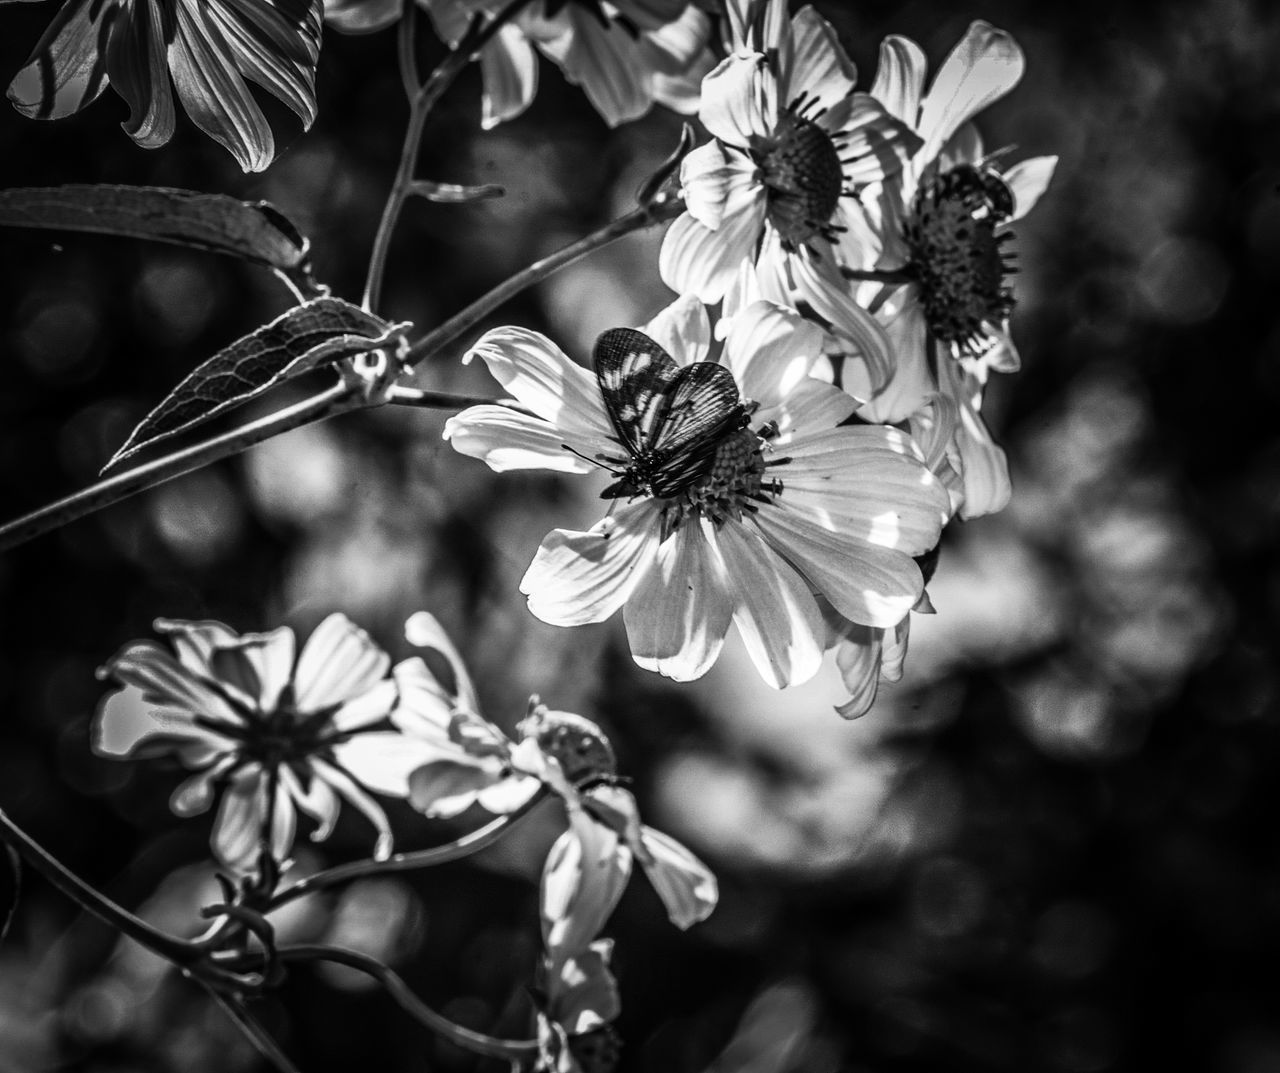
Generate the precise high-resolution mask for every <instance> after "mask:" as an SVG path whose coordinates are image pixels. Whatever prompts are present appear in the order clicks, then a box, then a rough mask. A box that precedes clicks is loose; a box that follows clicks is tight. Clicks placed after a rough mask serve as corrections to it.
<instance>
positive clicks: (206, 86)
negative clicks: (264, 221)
mask: <svg viewBox="0 0 1280 1073" xmlns="http://www.w3.org/2000/svg"><path fill="white" fill-rule="evenodd" d="M177 18H178V28H177V33H176V34H175V35H174V38H173V40H172V41H171V42H170V43H169V66H170V69H171V70H172V72H173V82H174V85H175V86H177V89H178V98H179V100H181V101H182V106H183V108H185V109H186V112H187V115H189V116H190V117H191V120H192V122H193V123H195V125H196V126H197V127H199V128H200V129H201V130H202V131H204V132H205V133H206V134H207V135H209V137H210V138H212V139H213V140H214V141H216V142H218V143H219V144H220V145H222V146H223V147H224V148H225V149H226V150H227V151H228V152H229V153H231V155H232V156H234V157H235V158H236V162H237V163H238V164H239V165H240V167H241V168H243V169H244V170H245V171H262V170H263V169H264V168H266V166H267V165H268V164H270V163H271V161H272V159H273V158H274V157H275V139H274V138H273V137H272V134H271V127H270V125H269V124H268V123H267V119H266V116H264V115H263V114H262V109H261V108H259V107H258V105H257V103H256V102H255V101H254V99H253V97H252V96H250V94H249V89H248V87H247V86H246V85H245V83H244V78H243V77H242V76H241V75H240V72H239V71H238V70H237V69H236V66H235V63H234V61H233V59H232V57H231V55H230V54H229V49H228V46H227V43H226V41H225V40H224V39H223V37H222V34H221V33H220V32H219V30H218V28H217V26H216V25H215V24H214V23H213V21H212V19H211V17H210V16H209V15H208V13H207V12H206V11H205V9H204V8H203V7H202V6H200V5H197V4H189V3H179V4H178V5H177Z"/></svg>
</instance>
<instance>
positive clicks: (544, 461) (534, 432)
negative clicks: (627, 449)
mask: <svg viewBox="0 0 1280 1073" xmlns="http://www.w3.org/2000/svg"><path fill="white" fill-rule="evenodd" d="M444 438H445V439H446V440H448V441H449V443H450V444H452V445H453V449H454V450H455V451H457V452H458V453H459V454H464V455H466V456H467V457H468V458H478V459H480V461H482V462H483V463H485V465H487V466H488V467H489V468H490V469H491V470H493V471H494V472H496V473H505V472H506V471H508V470H513V469H549V470H554V471H555V472H557V473H591V472H593V471H595V470H598V469H599V468H600V467H599V466H597V465H594V464H593V463H591V462H589V461H587V459H585V458H583V457H581V456H580V455H576V454H574V453H573V452H572V451H569V450H566V448H565V440H566V439H567V438H568V437H566V436H565V435H564V433H563V432H561V431H560V430H559V429H558V428H556V426H555V425H553V424H551V423H550V422H548V421H544V420H543V419H542V418H540V417H533V416H531V415H529V414H522V413H519V412H517V411H515V410H509V409H507V407H505V406H471V407H468V408H467V409H465V410H463V411H462V412H461V413H459V414H455V415H454V416H453V417H451V418H449V420H448V421H446V422H445V423H444ZM579 442H581V441H580V440H579ZM609 448H612V450H611V451H609ZM601 449H604V450H606V451H607V452H608V453H611V454H616V453H617V451H618V450H619V448H618V445H617V444H609V445H607V446H603V445H602V447H601Z"/></svg>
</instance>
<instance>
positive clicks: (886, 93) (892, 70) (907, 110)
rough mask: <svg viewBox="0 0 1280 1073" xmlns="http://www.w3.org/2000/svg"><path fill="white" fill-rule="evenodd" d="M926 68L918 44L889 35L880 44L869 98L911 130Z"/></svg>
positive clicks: (922, 88) (922, 90) (926, 63)
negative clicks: (874, 77) (877, 102)
mask: <svg viewBox="0 0 1280 1073" xmlns="http://www.w3.org/2000/svg"><path fill="white" fill-rule="evenodd" d="M927 67H928V61H926V59H925V56H924V50H923V49H921V48H920V46H919V45H917V44H916V43H915V42H914V41H912V40H911V39H910V38H909V37H899V36H898V35H897V34H890V35H889V36H888V37H886V38H885V39H884V41H882V42H881V43H880V65H879V67H877V68H876V80H875V82H874V83H873V84H872V86H871V96H873V97H874V98H875V99H876V100H878V101H879V102H880V103H881V104H883V105H884V107H885V110H886V111H887V112H888V113H889V114H890V115H891V116H893V117H894V118H896V119H900V120H902V122H904V123H906V124H907V126H909V127H912V128H914V127H915V126H916V120H917V118H918V117H919V113H920V94H921V93H923V92H924V73H925V70H926V69H927Z"/></svg>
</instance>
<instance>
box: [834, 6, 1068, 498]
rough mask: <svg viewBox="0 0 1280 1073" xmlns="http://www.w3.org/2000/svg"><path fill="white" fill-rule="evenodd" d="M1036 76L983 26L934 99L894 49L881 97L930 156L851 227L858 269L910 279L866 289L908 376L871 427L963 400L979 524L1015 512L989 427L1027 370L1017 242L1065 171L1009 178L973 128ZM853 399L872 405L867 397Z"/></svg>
mask: <svg viewBox="0 0 1280 1073" xmlns="http://www.w3.org/2000/svg"><path fill="white" fill-rule="evenodd" d="M1023 66H1024V61H1023V55H1022V50H1021V49H1020V48H1019V47H1018V45H1017V43H1016V42H1015V41H1014V40H1013V38H1012V37H1010V36H1009V35H1008V34H1007V33H1005V32H1004V31H1002V30H997V29H995V28H994V27H992V26H990V25H988V24H987V23H985V22H975V23H973V24H972V25H971V26H970V27H969V30H968V32H967V33H966V34H965V36H964V38H963V39H962V40H961V41H960V43H959V44H958V45H957V46H956V47H955V48H954V49H953V50H952V52H951V54H950V55H949V56H948V57H947V58H946V60H945V61H944V62H943V64H942V66H941V68H940V69H939V70H938V72H937V74H936V76H935V77H934V80H933V83H932V85H931V86H930V87H929V89H928V92H925V91H924V80H925V68H926V63H925V58H924V54H923V52H922V51H921V50H920V47H919V46H918V45H916V44H915V43H914V42H913V41H910V40H908V39H907V38H904V37H889V38H886V39H885V42H884V44H883V45H882V46H881V50H880V67H879V70H878V72H877V74H876V81H875V84H874V85H873V86H872V89H871V92H872V94H873V95H874V96H875V97H876V98H877V99H878V100H879V101H881V103H882V104H883V105H884V107H885V108H886V109H887V110H888V111H889V112H890V113H891V114H892V115H894V116H895V117H896V118H897V119H899V120H900V121H901V122H903V123H904V124H906V125H907V126H909V127H911V128H912V129H914V130H915V131H916V133H917V134H918V135H919V136H920V138H921V139H922V141H923V147H922V148H921V150H920V152H918V153H917V154H916V155H915V156H914V157H913V158H912V159H911V160H910V161H909V162H908V163H907V165H906V166H905V167H904V168H902V169H901V171H899V172H898V173H897V174H895V175H892V176H890V177H888V178H887V179H886V180H885V181H884V182H882V183H878V184H876V185H874V186H872V187H869V188H868V189H867V190H866V191H865V193H864V196H863V198H862V204H863V206H864V208H865V215H864V216H863V218H862V219H861V220H859V219H857V218H855V217H854V215H853V214H850V218H851V223H852V225H853V226H852V229H851V231H850V234H849V241H848V242H847V243H846V244H845V247H844V253H845V255H846V264H847V267H849V268H852V269H855V270H867V269H874V270H881V271H886V270H888V271H896V270H902V271H903V272H904V274H905V275H906V276H907V277H908V278H909V279H910V282H908V283H906V284H889V285H885V284H882V283H876V282H866V283H863V284H862V285H861V286H860V287H858V288H857V290H856V292H855V297H856V298H857V300H858V301H859V302H860V303H863V304H867V305H872V306H874V307H875V308H878V310H879V313H878V316H879V318H880V320H881V321H882V323H883V324H884V328H885V331H886V332H887V333H888V336H889V338H890V340H891V341H892V344H893V350H894V354H895V358H896V363H897V369H896V372H895V375H894V378H893V382H892V383H891V384H890V385H889V386H888V388H887V389H886V390H885V391H884V392H883V393H881V394H879V395H877V396H876V397H874V398H872V399H871V401H870V402H869V403H868V405H867V406H866V407H865V408H864V409H863V410H862V411H861V413H862V415H863V416H864V417H866V418H867V419H868V420H873V421H891V422H895V421H900V420H903V419H905V418H907V417H909V416H910V415H911V414H912V413H914V412H915V411H916V410H917V409H918V408H919V407H920V406H921V405H922V403H923V400H924V399H925V398H926V397H928V396H929V395H930V394H931V393H933V392H941V393H942V394H943V395H945V396H946V397H947V398H949V399H950V400H952V402H953V403H954V404H955V406H956V407H957V410H958V415H959V420H958V422H957V425H956V432H955V438H954V440H953V443H952V454H953V458H954V461H955V463H956V469H957V470H958V471H959V473H960V475H961V478H962V481H963V499H964V502H963V505H962V507H961V510H960V513H961V515H962V516H963V517H966V518H972V517H976V516H978V515H981V514H988V513H992V512H994V511H997V510H1000V509H1001V508H1002V507H1004V506H1005V504H1006V503H1007V502H1008V499H1009V493H1010V488H1009V476H1008V465H1007V462H1006V460H1005V456H1004V452H1003V451H1002V450H1001V449H1000V447H999V446H997V445H996V443H995V442H994V440H993V439H992V437H991V434H990V432H989V431H988V430H987V427H986V425H985V423H984V422H983V420H982V416H981V405H982V393H983V388H984V386H985V384H986V380H987V376H988V374H989V372H990V371H991V370H993V369H994V370H997V371H1000V372H1012V371H1014V370H1016V369H1017V368H1018V365H1019V359H1018V353H1017V350H1016V349H1015V347H1014V345H1013V341H1012V339H1011V338H1010V336H1009V313H1010V312H1011V310H1012V308H1013V304H1014V300H1013V295H1012V292H1011V290H1010V289H1009V286H1008V277H1009V274H1010V272H1011V267H1010V264H1009V262H1008V258H1007V256H1006V254H1005V253H1004V252H1003V244H1004V243H1005V241H1006V240H1007V238H1008V236H1009V232H1008V231H1007V230H1006V229H1005V228H1006V225H1007V224H1009V223H1012V222H1013V221H1015V220H1018V219H1020V218H1021V217H1022V216H1023V215H1025V214H1026V213H1027V212H1028V211H1030V209H1031V208H1032V206H1033V205H1034V204H1035V203H1036V201H1037V200H1038V199H1039V197H1040V195H1041V194H1042V193H1043V192H1044V190H1045V188H1046V187H1047V186H1048V184H1049V181H1050V179H1051V177H1052V175H1053V170H1054V166H1055V164H1056V162H1057V158H1056V157H1036V158H1034V159H1032V160H1026V161H1023V162H1022V163H1021V164H1018V165H1015V166H1014V167H1012V168H1009V169H1008V170H1004V171H1002V170H1001V169H1000V168H998V167H997V166H996V164H995V163H994V161H993V160H992V159H991V158H987V157H984V155H983V148H982V140H981V138H980V137H979V135H978V133H977V130H976V128H975V127H974V125H973V124H972V123H971V122H970V120H971V118H972V117H973V116H974V115H976V114H977V113H978V112H979V111H981V110H982V109H983V108H985V107H986V106H987V105H988V104H991V103H992V102H993V101H996V100H998V99H999V98H1001V97H1003V96H1004V95H1005V94H1006V93H1008V92H1009V91H1010V90H1011V89H1012V88H1013V87H1014V85H1016V84H1017V82H1018V80H1019V79H1020V78H1021V76H1022V70H1023ZM935 369H936V372H935ZM847 386H849V387H850V390H852V391H853V392H854V394H856V395H859V396H860V397H863V398H870V396H871V393H870V392H869V391H868V390H867V389H866V388H865V387H863V388H860V387H859V386H858V385H857V384H856V383H854V384H850V385H847ZM869 386H874V385H869Z"/></svg>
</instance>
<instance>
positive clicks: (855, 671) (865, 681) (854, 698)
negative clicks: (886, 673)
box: [836, 624, 885, 719]
mask: <svg viewBox="0 0 1280 1073" xmlns="http://www.w3.org/2000/svg"><path fill="white" fill-rule="evenodd" d="M884 635H885V631H884V630H882V629H877V628H876V627H874V626H859V625H856V624H850V625H849V627H848V632H847V635H846V636H845V637H844V638H843V639H842V640H841V641H840V643H839V644H838V645H837V646H836V667H837V669H838V670H839V671H840V677H841V679H842V680H843V681H844V687H845V689H847V690H849V694H850V696H849V699H848V700H846V701H845V702H844V703H843V704H837V705H836V711H837V712H839V713H840V715H842V716H843V717H844V718H845V719H857V718H858V717H860V716H863V715H866V714H867V712H869V711H870V710H871V705H872V704H874V703H875V699H876V693H877V692H879V689H880V653H881V650H882V647H883V643H884Z"/></svg>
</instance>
